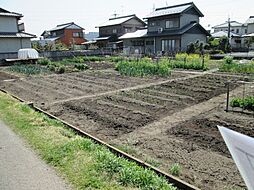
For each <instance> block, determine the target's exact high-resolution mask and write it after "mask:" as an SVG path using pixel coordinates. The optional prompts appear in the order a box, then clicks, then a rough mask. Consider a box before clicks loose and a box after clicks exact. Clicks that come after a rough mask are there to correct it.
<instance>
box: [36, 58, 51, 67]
mask: <svg viewBox="0 0 254 190" xmlns="http://www.w3.org/2000/svg"><path fill="white" fill-rule="evenodd" d="M50 62H51V61H50V60H49V59H48V58H42V59H38V61H37V63H38V64H39V65H48V64H50Z"/></svg>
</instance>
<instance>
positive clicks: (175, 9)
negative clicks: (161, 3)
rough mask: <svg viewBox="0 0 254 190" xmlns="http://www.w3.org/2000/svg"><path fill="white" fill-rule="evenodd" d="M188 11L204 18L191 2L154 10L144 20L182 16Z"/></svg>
mask: <svg viewBox="0 0 254 190" xmlns="http://www.w3.org/2000/svg"><path fill="white" fill-rule="evenodd" d="M190 9H194V10H195V11H196V12H197V14H198V15H199V16H200V17H203V16H204V15H203V14H202V13H201V11H200V10H199V9H198V8H197V7H196V5H195V4H194V3H193V2H190V3H185V4H180V5H174V6H169V7H162V8H157V9H155V11H154V12H152V13H151V14H150V15H148V16H147V17H145V18H144V19H149V18H155V17H161V16H167V15H175V14H182V13H185V12H187V11H189V10H190Z"/></svg>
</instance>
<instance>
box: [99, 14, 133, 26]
mask: <svg viewBox="0 0 254 190" xmlns="http://www.w3.org/2000/svg"><path fill="white" fill-rule="evenodd" d="M135 17H136V15H128V16H123V17H116V18H111V19H109V20H108V21H107V22H104V23H102V24H100V25H99V26H97V28H98V27H103V26H114V25H119V24H123V23H125V22H127V21H128V20H130V19H132V18H135Z"/></svg>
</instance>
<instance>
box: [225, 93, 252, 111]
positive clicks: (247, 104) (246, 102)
mask: <svg viewBox="0 0 254 190" xmlns="http://www.w3.org/2000/svg"><path fill="white" fill-rule="evenodd" d="M230 106H231V107H239V108H243V109H246V110H250V111H254V97H253V96H249V97H246V98H243V99H242V98H233V99H232V100H231V101H230Z"/></svg>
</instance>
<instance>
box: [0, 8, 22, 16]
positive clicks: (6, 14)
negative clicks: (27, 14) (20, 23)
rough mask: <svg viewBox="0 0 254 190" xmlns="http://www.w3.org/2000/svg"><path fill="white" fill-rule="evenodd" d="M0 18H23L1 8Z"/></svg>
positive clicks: (18, 14)
mask: <svg viewBox="0 0 254 190" xmlns="http://www.w3.org/2000/svg"><path fill="white" fill-rule="evenodd" d="M0 16H12V17H23V15H22V14H20V13H14V12H10V11H7V10H5V9H3V8H0Z"/></svg>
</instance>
